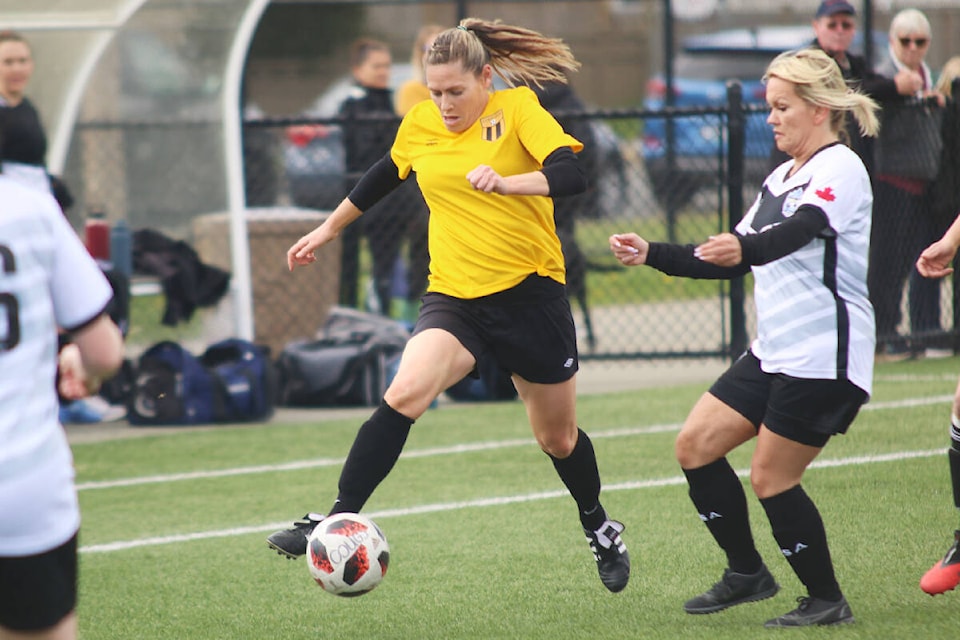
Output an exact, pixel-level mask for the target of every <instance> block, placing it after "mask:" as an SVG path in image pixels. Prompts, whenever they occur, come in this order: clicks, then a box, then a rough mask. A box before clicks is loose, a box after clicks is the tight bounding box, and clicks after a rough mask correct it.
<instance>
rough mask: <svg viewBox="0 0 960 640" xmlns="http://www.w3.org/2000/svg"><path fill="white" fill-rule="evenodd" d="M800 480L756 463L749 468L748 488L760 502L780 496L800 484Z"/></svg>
mask: <svg viewBox="0 0 960 640" xmlns="http://www.w3.org/2000/svg"><path fill="white" fill-rule="evenodd" d="M800 480H801V478H800V477H795V476H794V475H793V474H785V473H783V472H778V471H777V470H774V469H772V468H770V467H769V466H765V465H763V464H759V463H757V462H756V461H754V463H753V464H752V465H751V466H750V486H751V487H752V488H753V493H754V495H756V496H757V498H759V499H761V500H763V499H765V498H772V497H773V496H777V495H780V494H781V493H783V492H784V491H787V490H788V489H791V488H793V487H794V486H796V485H798V484H800Z"/></svg>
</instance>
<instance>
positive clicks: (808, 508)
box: [760, 485, 843, 602]
mask: <svg viewBox="0 0 960 640" xmlns="http://www.w3.org/2000/svg"><path fill="white" fill-rule="evenodd" d="M760 504H762V505H763V508H764V510H766V512H767V518H768V519H769V520H770V528H771V529H772V530H773V537H774V538H775V539H776V541H777V544H779V545H780V551H781V552H782V553H783V555H784V556H785V557H786V558H787V562H789V563H790V566H791V567H792V568H793V572H794V573H796V574H797V577H798V578H800V582H802V583H803V584H804V586H805V587H806V588H807V591H808V592H809V593H810V595H811V596H813V597H814V598H820V599H822V600H829V601H831V602H836V601H838V600H840V598H842V597H843V594H842V593H841V591H840V585H839V584H837V578H836V575H835V574H834V572H833V561H832V560H831V559H830V548H829V547H828V546H827V532H826V530H825V529H824V528H823V520H822V519H821V518H820V512H819V511H817V507H816V505H814V504H813V500H811V499H810V497H809V496H808V495H807V493H806V492H805V491H804V490H803V488H802V487H801V486H800V485H797V486H795V487H793V488H792V489H787V490H786V491H784V492H783V493H781V494H778V495H775V496H771V497H769V498H763V499H761V500H760Z"/></svg>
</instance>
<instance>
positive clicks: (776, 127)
mask: <svg viewBox="0 0 960 640" xmlns="http://www.w3.org/2000/svg"><path fill="white" fill-rule="evenodd" d="M764 78H765V81H766V83H767V93H766V95H767V103H768V104H769V105H770V116H769V117H768V118H767V122H768V123H769V124H770V125H772V127H773V133H774V139H775V141H776V145H777V147H778V148H779V149H780V150H781V151H784V152H785V153H787V154H788V155H789V156H790V158H791V159H790V160H788V161H787V162H784V163H783V164H782V165H780V166H779V167H777V168H776V169H774V171H773V172H772V173H771V174H770V175H769V176H768V177H767V179H766V180H765V181H764V183H763V187H762V189H761V191H760V194H759V195H758V196H757V199H756V200H755V201H754V203H753V206H752V207H751V208H750V209H749V211H748V212H747V214H746V216H744V218H743V220H741V221H740V223H739V224H738V225H737V226H736V230H735V231H734V232H733V233H723V234H720V235H718V236H714V237H711V238H710V239H708V240H707V241H706V242H704V243H703V244H700V245H698V246H696V247H694V246H693V245H689V246H680V245H670V244H661V243H650V242H647V241H646V240H644V239H643V238H641V237H639V236H638V235H636V234H634V233H624V234H617V235H613V236H611V237H610V248H611V250H612V251H613V253H614V254H615V255H616V257H617V258H618V259H619V260H620V261H621V262H622V263H623V264H625V265H628V266H636V265H642V264H646V265H648V266H651V267H654V268H656V269H659V270H660V271H663V272H664V273H668V274H671V275H679V276H686V277H692V278H734V277H738V276H742V275H744V274H746V273H748V272H749V271H751V270H752V271H753V276H754V280H755V283H756V284H755V288H754V296H755V299H756V307H757V338H756V340H754V342H753V344H752V345H751V347H750V349H749V350H748V351H747V352H746V353H745V354H743V355H742V356H741V357H740V358H739V359H738V360H737V362H736V363H734V364H733V365H732V366H731V367H730V369H728V370H727V371H726V372H725V373H724V374H723V375H721V376H720V378H719V379H718V380H717V381H716V382H715V383H714V384H713V386H712V387H711V388H710V391H709V392H708V393H705V394H704V395H703V396H702V397H701V398H700V400H699V401H698V402H697V404H696V405H694V407H693V409H692V410H691V412H690V415H689V416H688V417H687V420H686V422H685V423H684V425H683V428H682V429H681V431H680V434H679V436H678V437H677V441H676V455H677V460H678V461H679V462H680V466H681V467H682V469H683V472H684V474H685V475H686V477H687V481H688V484H689V488H690V498H691V500H692V501H693V503H694V506H695V507H696V508H697V510H698V512H699V514H700V518H701V519H702V520H703V521H704V523H705V524H706V525H707V528H708V529H709V531H710V533H711V534H712V535H713V537H714V538H715V539H716V541H717V544H719V545H720V547H721V549H723V551H724V552H725V553H726V555H727V562H728V568H727V569H726V570H725V571H724V574H723V577H722V579H721V580H720V582H718V583H716V584H715V585H714V586H713V587H712V588H711V589H709V590H708V591H706V592H705V593H703V594H701V595H699V596H697V597H695V598H693V599H691V600H689V601H687V602H686V603H685V604H684V609H685V610H686V611H687V612H688V613H694V614H696V613H713V612H715V611H720V610H722V609H725V608H727V607H730V606H733V605H736V604H741V603H744V602H752V601H755V600H762V599H764V598H769V597H771V596H773V595H774V594H776V593H777V591H778V590H779V586H778V585H777V582H776V580H774V578H773V576H772V575H771V574H770V572H769V570H768V569H767V568H766V566H765V565H764V563H763V560H762V558H761V557H760V554H759V553H758V552H757V549H756V546H755V545H754V542H753V534H752V532H751V530H750V523H749V519H748V516H747V502H746V496H745V494H744V491H743V487H742V485H741V483H740V480H739V479H738V478H737V475H736V473H735V472H734V470H733V468H732V467H731V466H730V464H729V463H728V462H727V459H726V457H725V456H726V455H727V453H728V452H730V451H731V450H732V449H734V448H735V447H737V446H739V445H741V444H743V443H745V442H747V441H748V440H751V439H753V438H756V448H755V451H754V454H753V460H752V464H751V469H750V481H751V484H752V486H753V490H754V492H755V493H756V495H757V497H758V498H759V499H760V503H761V504H762V505H763V508H764V510H765V511H766V513H767V518H768V519H769V521H770V525H771V528H772V530H773V535H774V538H775V539H776V541H777V543H778V544H779V545H780V549H781V550H782V551H783V554H784V556H786V557H787V560H788V562H789V563H790V566H791V567H792V568H793V570H794V572H795V573H796V574H797V577H798V578H799V579H800V581H801V582H802V583H803V584H804V586H805V587H806V588H807V591H808V595H807V596H805V597H803V598H801V599H800V601H799V602H800V604H799V607H797V608H796V609H795V610H793V611H791V612H789V613H787V614H784V615H782V616H780V617H778V618H775V619H773V620H769V621H767V623H766V625H765V626H768V627H785V626H788V627H793V626H806V625H815V624H816V625H824V624H837V623H846V622H852V621H853V615H852V613H851V612H850V607H849V605H848V604H847V602H846V599H845V598H844V597H843V593H842V592H841V591H840V587H839V585H838V583H837V580H836V577H835V575H834V570H833V564H832V562H831V560H830V552H829V550H828V547H827V538H826V533H825V531H824V527H823V522H822V520H821V519H820V515H819V513H818V511H817V508H816V506H815V505H814V504H813V502H812V501H811V499H810V498H809V497H808V496H807V494H806V493H805V492H804V490H803V488H802V487H801V486H800V481H801V478H802V477H803V472H804V471H805V470H806V468H807V466H808V465H809V464H810V463H811V462H812V461H813V460H814V458H816V457H817V455H818V454H819V453H820V450H821V449H822V448H823V446H824V445H825V444H826V443H827V441H828V440H829V438H830V436H832V435H834V434H838V433H844V432H846V430H847V427H848V426H849V425H850V423H851V422H852V421H853V419H854V417H855V416H856V415H857V412H858V411H859V409H860V406H861V405H862V404H863V403H864V402H866V401H867V399H868V397H869V394H870V391H871V378H872V374H873V350H874V340H875V339H874V317H873V309H872V307H871V306H870V302H869V299H868V296H867V254H868V249H869V239H870V209H871V204H872V202H873V195H872V193H871V190H870V179H869V177H868V176H867V172H866V170H865V169H864V166H863V164H862V163H861V161H860V159H859V157H858V156H857V155H856V154H855V153H854V152H853V151H851V150H850V149H849V148H848V147H847V146H846V145H845V144H843V143H842V141H841V138H842V137H843V136H844V133H843V132H844V121H845V118H846V116H847V114H848V113H850V114H852V115H853V116H854V117H855V118H856V120H857V122H858V123H859V125H860V129H861V131H863V133H864V134H866V135H875V134H876V131H877V126H878V125H877V117H876V115H875V110H876V108H877V107H876V104H875V103H874V102H873V101H872V100H871V99H870V98H868V97H866V96H864V95H862V94H859V93H857V92H856V91H854V90H852V89H849V88H848V87H847V85H846V84H845V83H844V80H843V77H842V76H841V74H840V70H839V68H838V67H837V65H836V64H835V63H834V62H833V61H832V60H831V59H830V58H829V57H828V56H827V55H826V54H825V53H823V52H822V51H818V50H813V49H806V50H802V51H797V52H788V53H785V54H782V55H780V56H778V57H777V58H776V59H774V60H773V62H771V63H770V66H769V67H768V68H767V72H766V75H765V76H764Z"/></svg>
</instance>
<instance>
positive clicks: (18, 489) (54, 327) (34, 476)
mask: <svg viewBox="0 0 960 640" xmlns="http://www.w3.org/2000/svg"><path fill="white" fill-rule="evenodd" d="M0 202H2V203H3V205H2V207H0V261H2V269H0V317H2V318H3V320H2V321H0V639H3V640H8V639H12V638H25V637H29V638H51V639H54V638H55V639H57V640H61V639H71V638H75V637H76V635H77V620H76V615H75V613H74V607H75V605H76V597H77V584H76V581H77V531H78V528H79V526H80V512H79V509H78V506H77V496H76V491H75V489H74V485H73V476H74V473H73V460H72V457H71V455H70V448H69V446H68V445H67V439H66V436H65V434H64V431H63V428H62V427H61V426H60V424H59V422H58V419H57V407H58V401H57V389H56V379H57V364H58V356H57V332H58V329H64V330H66V331H68V332H70V333H71V334H72V344H71V345H70V346H69V347H67V348H65V350H64V351H63V353H62V354H61V356H60V368H61V371H60V373H61V384H60V390H61V392H62V393H64V395H66V396H68V397H78V396H81V395H86V394H87V393H90V392H93V391H95V390H96V389H97V387H98V386H99V381H100V379H102V378H103V377H105V376H107V375H109V374H111V373H113V372H114V371H116V369H117V368H118V367H119V366H120V363H121V360H122V350H123V346H122V345H123V343H122V339H121V337H120V330H119V329H118V328H117V327H116V325H115V324H113V322H112V321H111V320H110V319H109V317H108V316H107V315H106V314H105V313H104V310H105V309H106V307H107V304H108V303H109V302H110V298H111V296H112V295H113V292H112V289H111V287H110V285H109V283H108V282H107V280H106V278H105V277H104V276H103V273H102V272H101V271H100V268H99V267H98V266H97V265H96V263H95V262H94V261H93V259H92V258H91V257H90V255H89V254H88V253H87V250H86V249H85V248H84V247H83V244H81V242H80V240H79V238H78V237H77V234H76V233H75V232H74V230H73V228H72V227H71V226H70V225H69V223H68V222H67V220H66V218H64V216H63V214H62V213H61V211H60V208H59V207H58V206H57V203H56V202H55V201H54V199H53V197H52V196H51V195H49V194H46V193H42V192H41V191H39V190H37V189H32V188H29V187H27V186H24V185H21V184H19V183H18V182H16V181H15V180H14V179H12V178H10V177H8V176H5V175H2V174H0Z"/></svg>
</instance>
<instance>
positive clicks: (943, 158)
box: [930, 78, 960, 228]
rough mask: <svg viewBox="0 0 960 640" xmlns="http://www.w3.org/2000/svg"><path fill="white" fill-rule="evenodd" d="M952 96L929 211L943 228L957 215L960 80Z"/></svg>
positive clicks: (959, 209) (959, 210) (945, 115)
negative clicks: (938, 169) (938, 170)
mask: <svg viewBox="0 0 960 640" xmlns="http://www.w3.org/2000/svg"><path fill="white" fill-rule="evenodd" d="M952 95H953V98H951V99H950V100H948V101H947V107H946V109H945V110H944V113H943V151H942V152H941V154H940V172H939V173H938V174H937V178H936V179H935V180H934V181H933V184H932V185H931V188H930V207H931V209H932V210H933V215H934V216H935V217H936V219H937V220H938V221H939V222H940V223H941V226H943V227H944V228H946V227H947V226H949V225H950V223H951V222H952V221H953V219H954V218H956V216H957V214H958V213H960V78H958V79H957V80H954V81H953V94H952Z"/></svg>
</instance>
